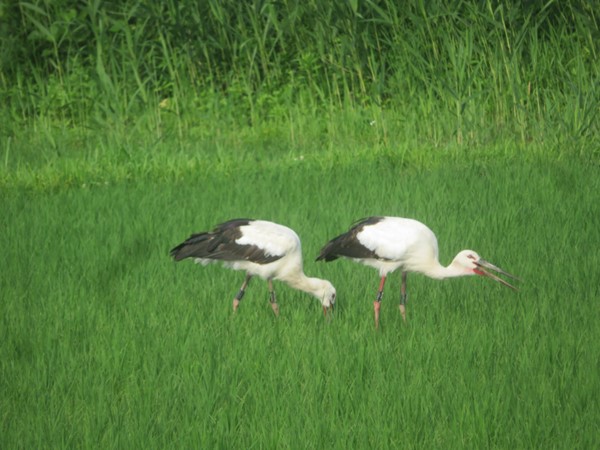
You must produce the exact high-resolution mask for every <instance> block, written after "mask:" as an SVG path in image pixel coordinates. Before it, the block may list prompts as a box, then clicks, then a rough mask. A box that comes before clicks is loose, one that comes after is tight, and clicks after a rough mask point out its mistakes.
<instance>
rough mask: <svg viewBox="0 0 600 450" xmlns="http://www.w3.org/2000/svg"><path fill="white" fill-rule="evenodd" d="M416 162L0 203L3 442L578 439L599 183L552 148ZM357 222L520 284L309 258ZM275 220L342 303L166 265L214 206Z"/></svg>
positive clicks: (585, 434) (130, 444)
mask: <svg viewBox="0 0 600 450" xmlns="http://www.w3.org/2000/svg"><path fill="white" fill-rule="evenodd" d="M462 160H463V159H462V158H457V159H456V160H454V159H451V158H449V159H448V161H447V162H446V163H445V164H442V165H439V166H437V167H432V168H429V169H420V168H417V167H415V166H406V167H402V166H400V165H394V164H393V163H392V162H391V161H390V160H389V159H386V158H384V157H374V158H371V159H370V160H362V161H357V162H355V163H347V164H341V165H339V166H335V167H328V168H322V169H318V168H315V167H314V166H309V165H305V164H304V163H303V162H301V161H300V162H298V163H297V164H296V163H290V164H289V165H287V167H284V168H278V169H276V170H271V171H268V170H261V171H252V170H246V171H243V172H240V173H231V174H229V175H227V174H215V175H213V176H211V175H207V176H205V177H202V178H191V177H190V178H185V179H181V180H179V181H177V182H157V181H145V182H143V181H142V182H136V183H127V182H121V183H116V184H108V185H104V184H102V185H97V186H92V187H72V188H68V189H58V190H51V191H46V192H41V193H40V192H35V191H31V190H28V189H23V188H19V189H5V190H4V191H2V205H3V210H4V212H3V214H2V218H1V219H0V220H1V223H2V230H3V232H2V233H1V234H0V247H1V248H2V249H3V258H2V260H1V261H0V273H2V277H0V280H1V285H0V290H1V292H2V302H1V303H0V316H1V317H2V319H1V320H2V326H1V328H0V341H1V344H0V386H1V389H0V392H1V396H0V411H2V415H1V416H0V417H1V418H0V420H1V428H2V430H3V431H2V433H1V437H0V447H1V448H7V449H8V448H44V447H45V448H48V447H53V448H165V447H179V448H323V447H332V448H340V449H341V448H366V447H367V446H368V447H377V448H464V447H469V448H490V447H492V448H510V447H514V448H596V447H598V445H599V444H600V437H599V435H598V432H597V423H598V422H599V420H600V407H599V406H598V403H597V401H596V399H597V396H598V393H599V391H600V379H599V378H598V368H599V363H600V360H599V355H600V344H599V343H600V327H599V326H598V321H597V318H598V313H599V312H600V311H599V306H598V301H597V297H598V294H599V289H598V283H597V279H598V267H599V265H600V256H599V254H598V252H597V243H598V242H599V241H600V236H599V234H600V231H599V227H598V225H599V224H598V220H599V219H598V218H599V217H600V206H599V205H600V181H599V178H598V176H597V174H598V168H597V166H595V165H589V164H584V163H583V162H581V161H579V160H576V159H571V160H564V161H560V162H556V161H551V162H549V161H547V160H543V159H540V160H537V161H535V162H526V161H524V160H521V159H520V158H519V157H513V158H499V159H497V160H490V161H487V162H485V163H483V162H481V160H478V161H479V162H470V163H464V162H461V161H462ZM369 214H389V215H403V216H409V217H415V218H418V219H420V220H422V221H424V222H426V223H427V224H429V225H430V226H431V228H432V229H433V230H434V231H435V232H436V234H437V236H438V240H439V244H440V256H441V260H442V262H443V263H444V264H446V263H448V262H449V261H450V260H451V259H452V257H453V256H454V254H455V253H456V252H458V250H460V249H462V248H465V247H466V248H473V249H475V250H477V251H478V252H479V253H480V254H481V255H483V256H484V257H485V258H488V259H489V260H490V261H492V262H495V263H497V264H498V265H500V266H501V267H503V268H505V269H506V270H508V271H510V272H513V273H515V274H517V275H519V276H520V277H521V278H522V279H523V281H522V282H521V283H520V286H521V291H520V292H518V293H514V292H512V291H510V290H508V289H505V288H502V287H501V286H497V285H496V284H494V283H492V282H488V281H487V280H483V279H474V278H469V279H455V280H447V281H443V282H439V281H435V280H430V279H427V278H425V277H423V276H420V275H413V276H409V304H408V305H409V306H408V321H407V323H403V322H402V320H401V318H400V315H399V312H398V309H397V304H398V297H399V296H398V293H399V292H398V290H399V284H400V283H399V277H398V276H395V277H391V278H390V280H389V282H388V285H387V291H386V293H385V296H384V300H383V307H382V328H381V329H380V330H379V331H378V332H376V331H375V329H374V327H373V318H372V301H373V299H374V296H375V293H376V289H377V283H378V276H377V273H376V272H375V271H374V270H372V269H369V268H366V267H363V266H359V265H357V264H354V263H352V262H349V261H336V262H333V263H329V264H323V263H316V262H314V258H315V256H316V255H317V254H318V250H319V248H320V246H321V245H323V244H324V243H325V242H326V241H327V240H328V239H329V238H331V237H333V236H334V235H336V233H339V232H342V231H344V229H345V228H346V227H347V226H348V225H350V223H351V222H352V221H353V220H356V219H358V218H361V217H363V216H365V215H369ZM239 216H249V217H256V218H266V219H271V220H275V221H278V222H281V223H284V224H287V225H289V226H291V227H292V228H294V229H295V230H296V231H297V232H298V233H299V235H300V237H301V238H302V239H303V245H304V254H305V270H306V272H307V273H308V274H310V275H314V276H319V277H322V278H327V279H329V280H330V281H331V282H332V283H334V285H335V286H336V287H337V290H338V303H337V308H336V311H335V314H334V317H333V319H332V320H331V321H330V322H327V321H326V320H325V319H324V318H323V316H322V312H321V309H320V307H319V304H318V302H317V301H316V300H314V299H312V298H310V297H308V296H307V295H305V294H303V293H300V292H297V291H293V290H291V289H289V288H287V287H286V286H284V285H281V284H277V285H276V289H277V291H278V296H279V303H280V307H281V316H280V317H279V318H275V317H274V316H273V314H272V312H271V310H270V308H269V305H268V300H267V299H268V296H267V288H266V284H265V283H263V282H261V281H259V280H255V281H253V283H252V284H251V286H250V288H249V291H248V293H247V295H246V297H245V298H244V301H243V303H242V305H241V307H240V310H239V311H238V314H236V316H233V314H232V312H231V300H232V298H233V295H234V294H235V293H236V291H237V289H238V288H239V285H240V284H241V281H242V278H243V275H242V273H239V272H233V271H229V270H225V269H223V268H221V267H218V266H208V267H201V266H197V265H195V264H192V263H191V262H189V263H185V262H184V263H178V264H175V263H173V262H172V261H171V260H170V259H169V257H168V250H169V248H171V247H172V246H173V245H175V244H177V243H178V242H180V241H181V240H182V239H183V238H185V237H187V236H188V235H189V234H190V233H191V232H193V231H200V230H203V229H206V228H209V227H211V226H213V225H214V224H216V223H217V222H219V221H222V220H226V219H229V218H233V217H239Z"/></svg>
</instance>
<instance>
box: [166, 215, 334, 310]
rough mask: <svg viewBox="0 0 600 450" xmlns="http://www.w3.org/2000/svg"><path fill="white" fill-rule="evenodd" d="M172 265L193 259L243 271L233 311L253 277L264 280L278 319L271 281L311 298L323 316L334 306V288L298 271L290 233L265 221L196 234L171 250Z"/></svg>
mask: <svg viewBox="0 0 600 450" xmlns="http://www.w3.org/2000/svg"><path fill="white" fill-rule="evenodd" d="M171 256H172V257H173V258H174V259H175V261H181V260H182V259H185V258H194V261H195V262H196V263H199V264H203V265H206V264H209V263H212V262H216V261H221V262H222V263H223V265H224V266H225V267H229V268H231V269H234V270H244V271H245V272H246V278H245V279H244V282H243V284H242V286H241V288H240V290H239V291H238V293H237V295H236V296H235V298H234V299H233V310H234V311H236V310H237V309H238V306H239V304H240V301H241V300H242V297H243V296H244V293H245V292H246V288H247V287H248V284H249V283H250V279H251V278H252V277H253V276H255V275H256V276H259V277H260V278H263V279H265V280H267V282H268V285H269V293H270V302H271V307H272V308H273V312H274V313H275V315H279V306H278V305H277V300H276V297H275V291H274V289H273V280H280V281H283V282H284V283H287V284H288V285H289V286H291V287H293V288H295V289H300V290H301V291H304V292H307V293H308V294H312V295H313V296H315V297H316V298H317V299H319V301H320V302H321V305H322V306H323V312H324V313H325V315H326V314H327V311H328V310H329V309H330V308H332V307H333V305H334V303H335V295H336V292H335V288H334V287H333V285H332V284H331V283H330V282H329V281H327V280H321V279H319V278H309V277H307V276H306V275H305V274H304V270H303V268H302V246H301V244H300V238H299V237H298V235H297V234H296V233H295V232H294V230H292V229H290V228H288V227H285V226H283V225H279V224H277V223H273V222H268V221H266V220H252V219H234V220H229V221H227V222H224V223H221V224H219V225H217V226H216V227H215V228H214V229H213V230H212V231H206V232H202V233H196V234H193V235H192V236H190V237H189V238H188V239H186V240H185V241H184V242H182V243H181V244H179V245H178V246H176V247H175V248H173V249H172V250H171Z"/></svg>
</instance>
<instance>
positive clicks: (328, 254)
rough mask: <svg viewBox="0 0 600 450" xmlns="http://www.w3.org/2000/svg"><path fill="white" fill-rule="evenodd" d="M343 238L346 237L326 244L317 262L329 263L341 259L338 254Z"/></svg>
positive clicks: (339, 237) (337, 238)
mask: <svg viewBox="0 0 600 450" xmlns="http://www.w3.org/2000/svg"><path fill="white" fill-rule="evenodd" d="M342 237H344V235H341V236H338V237H336V238H334V239H332V240H331V241H329V242H328V243H327V244H325V246H324V247H323V248H322V249H321V252H320V253H319V256H317V259H316V260H317V261H325V262H329V261H334V260H336V259H338V258H339V257H340V255H339V254H338V247H339V241H340V239H341V238H342Z"/></svg>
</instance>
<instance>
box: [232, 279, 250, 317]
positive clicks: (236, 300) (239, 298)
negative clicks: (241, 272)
mask: <svg viewBox="0 0 600 450" xmlns="http://www.w3.org/2000/svg"><path fill="white" fill-rule="evenodd" d="M250 278H252V275H250V274H249V273H247V274H246V278H245V279H244V282H243V283H242V287H241V288H240V290H239V292H238V293H237V294H236V295H235V298H234V299H233V311H234V312H235V311H237V309H238V306H240V302H241V301H242V298H244V294H245V293H246V288H247V287H248V284H249V283H250Z"/></svg>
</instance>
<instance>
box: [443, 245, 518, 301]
mask: <svg viewBox="0 0 600 450" xmlns="http://www.w3.org/2000/svg"><path fill="white" fill-rule="evenodd" d="M452 265H453V266H455V267H457V268H460V270H463V271H464V275H481V276H483V277H487V278H490V279H492V280H494V281H497V282H499V283H501V284H503V285H504V286H507V287H509V288H511V289H514V290H515V291H518V289H517V288H516V287H515V286H513V285H512V284H510V283H509V282H507V281H505V280H503V279H502V278H500V277H499V276H498V275H496V274H494V273H492V272H489V271H488V270H486V269H489V270H493V271H495V272H497V273H499V274H501V275H504V276H507V277H509V278H513V279H515V280H518V278H517V277H515V276H514V275H511V274H510V273H508V272H506V271H504V270H502V269H501V268H500V267H497V266H495V265H494V264H492V263H490V262H488V261H486V260H485V259H483V258H482V257H481V256H479V255H478V254H477V252H474V251H473V250H463V251H461V252H460V253H459V254H458V255H456V257H455V258H454V260H453V261H452Z"/></svg>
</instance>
